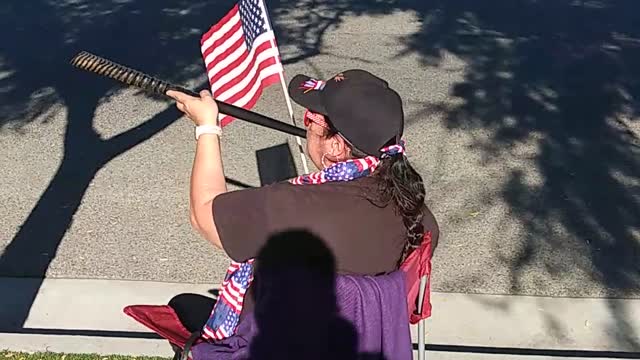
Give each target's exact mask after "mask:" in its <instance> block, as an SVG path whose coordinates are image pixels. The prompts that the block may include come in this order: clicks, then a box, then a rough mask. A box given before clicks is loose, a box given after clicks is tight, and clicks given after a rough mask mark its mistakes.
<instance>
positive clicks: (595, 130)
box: [401, 0, 640, 351]
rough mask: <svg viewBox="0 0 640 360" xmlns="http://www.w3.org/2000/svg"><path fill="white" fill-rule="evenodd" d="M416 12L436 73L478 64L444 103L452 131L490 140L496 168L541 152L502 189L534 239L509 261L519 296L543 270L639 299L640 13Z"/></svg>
mask: <svg viewBox="0 0 640 360" xmlns="http://www.w3.org/2000/svg"><path fill="white" fill-rule="evenodd" d="M401 3H402V2H401ZM415 10H417V11H419V12H420V13H421V16H422V18H423V22H422V30H421V31H420V32H419V33H416V34H413V35H412V36H410V37H408V38H407V39H406V40H407V53H411V52H417V53H419V54H421V55H422V57H423V61H424V63H425V64H427V65H433V66H437V65H438V64H439V62H440V61H441V59H442V57H443V54H444V53H445V52H449V53H453V54H455V55H456V56H459V57H460V58H462V59H463V60H464V61H465V62H466V63H467V66H468V67H467V69H466V71H465V75H464V77H465V78H464V81H463V82H461V83H459V84H457V85H456V86H455V87H454V88H453V89H452V95H453V96H455V97H457V98H458V99H459V100H461V101H460V105H458V106H454V107H449V108H446V105H445V104H436V105H435V106H438V105H440V106H441V108H446V109H447V112H446V118H445V120H444V121H445V125H446V126H447V127H448V128H450V129H452V130H468V131H474V130H476V129H484V130H485V131H488V133H489V136H488V138H487V139H486V141H479V142H478V144H477V145H476V147H475V149H476V150H477V151H479V152H482V153H484V155H485V156H486V157H489V158H493V159H495V160H496V161H499V159H500V155H501V154H503V153H505V152H508V151H509V150H510V149H512V148H513V147H515V146H517V145H519V144H524V143H525V142H533V143H534V144H535V147H536V148H537V150H536V154H535V155H534V157H533V159H532V162H531V164H532V166H533V168H532V169H524V170H518V169H515V170H511V172H510V173H509V174H508V177H507V178H508V180H507V181H506V182H505V183H504V185H503V189H502V197H503V200H504V201H505V202H506V203H507V204H508V206H509V207H510V210H511V213H512V217H513V219H514V220H516V221H518V222H521V223H522V224H523V225H524V227H525V229H526V233H527V234H528V235H527V237H526V239H525V241H524V243H523V245H522V246H521V248H520V251H519V254H518V256H516V257H515V258H504V259H503V261H504V265H505V266H508V267H509V269H510V272H511V287H512V291H513V292H514V293H518V292H519V291H521V290H522V277H523V276H525V272H524V270H525V269H526V267H527V266H531V265H532V264H536V265H538V266H542V267H543V268H545V269H546V270H547V271H548V272H549V273H551V274H553V276H554V277H558V278H561V277H564V276H567V275H569V274H570V273H571V272H573V271H582V272H585V273H587V274H590V276H591V278H592V279H593V281H595V282H597V283H599V284H602V285H603V288H605V289H606V293H605V294H603V295H605V296H609V297H626V296H631V295H638V294H639V293H640V261H639V259H640V216H638V214H640V185H639V184H640V139H639V138H638V133H637V132H636V134H634V133H633V131H632V128H631V127H632V126H633V121H637V119H638V116H639V115H640V70H639V68H638V66H637V64H638V62H639V61H640V27H638V26H637V25H636V24H638V23H640V3H638V2H637V1H606V0H602V1H529V0H520V1H493V2H490V3H487V2H477V1H473V0H446V1H425V2H423V3H422V5H421V6H417V7H415ZM429 106H434V105H433V104H429ZM636 126H637V125H636ZM485 133H486V132H485ZM531 171H533V172H535V173H536V174H537V175H538V176H539V178H540V179H539V180H536V179H532V178H531V176H530V172H531ZM528 173H529V174H528ZM541 249H549V250H548V251H545V250H541ZM496 252H499V251H498V249H496ZM542 286H543V287H544V284H542ZM540 290H541V292H544V288H541V289H540ZM574 295H575V296H579V295H580V294H574ZM610 311H611V314H612V316H613V318H615V321H614V322H612V323H615V324H616V325H615V326H616V329H612V332H611V333H612V334H613V337H615V339H616V340H617V341H618V343H619V344H620V346H621V347H623V348H624V349H633V350H636V351H637V350H638V349H640V341H638V334H637V333H635V332H634V331H633V328H632V327H631V326H630V325H629V324H628V323H627V322H626V320H625V319H626V316H625V314H626V311H627V309H624V308H620V307H617V306H613V304H612V305H611V306H610Z"/></svg>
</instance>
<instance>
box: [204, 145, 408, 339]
mask: <svg viewBox="0 0 640 360" xmlns="http://www.w3.org/2000/svg"><path fill="white" fill-rule="evenodd" d="M380 152H381V153H382V155H381V156H380V158H377V157H375V156H367V157H364V158H360V159H350V160H346V161H342V162H338V163H336V164H334V165H331V166H329V167H327V168H326V169H324V170H321V171H318V172H315V173H311V174H306V175H301V176H298V177H295V178H293V179H290V180H289V182H290V183H291V184H293V185H309V184H311V185H316V184H323V183H326V182H332V181H351V180H355V179H357V178H360V177H363V176H368V175H370V174H371V173H372V172H373V171H375V169H376V168H377V167H378V165H379V164H380V161H381V160H380V159H384V158H386V157H389V156H393V155H396V154H404V153H405V143H404V141H400V143H399V144H397V145H392V146H389V147H385V148H383V149H381V150H380ZM254 260H255V259H250V260H248V261H247V262H244V263H239V262H235V261H231V263H230V265H229V268H228V269H227V273H226V275H225V277H224V280H223V281H222V286H221V287H220V292H219V296H218V300H217V301H216V304H215V305H214V307H213V310H212V311H211V316H210V317H209V320H208V321H207V323H206V324H205V325H204V328H203V334H202V337H203V338H205V339H208V340H222V339H225V338H228V337H230V336H232V335H233V334H235V331H236V329H237V328H238V323H239V322H240V313H241V312H242V305H243V303H244V296H245V294H246V293H247V289H249V286H251V283H252V282H253V262H254Z"/></svg>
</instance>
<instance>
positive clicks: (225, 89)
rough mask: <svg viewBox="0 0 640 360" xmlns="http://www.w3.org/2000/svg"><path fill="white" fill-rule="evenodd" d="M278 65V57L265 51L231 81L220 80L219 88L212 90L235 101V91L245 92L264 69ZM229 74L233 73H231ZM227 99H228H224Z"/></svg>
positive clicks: (228, 99)
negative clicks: (233, 95) (232, 97)
mask: <svg viewBox="0 0 640 360" xmlns="http://www.w3.org/2000/svg"><path fill="white" fill-rule="evenodd" d="M274 65H275V66H277V62H276V59H275V58H274V57H273V56H269V54H268V53H266V52H264V53H261V54H260V55H258V56H256V57H255V58H253V59H252V60H251V62H250V63H249V64H247V66H246V67H245V69H244V70H243V71H242V73H241V74H239V75H238V76H236V77H235V78H233V79H230V81H225V82H219V83H217V84H216V85H217V86H219V87H218V88H215V87H212V88H211V91H212V92H215V93H216V96H219V97H220V99H221V100H223V101H233V100H230V97H231V95H232V94H233V93H241V92H243V91H244V90H245V89H246V88H247V87H248V86H249V85H251V84H252V83H254V82H255V81H256V80H257V79H258V77H257V76H258V75H259V74H260V73H261V72H262V71H267V70H268V68H269V67H270V66H274ZM228 75H231V73H229V74H228ZM224 99H226V100H224Z"/></svg>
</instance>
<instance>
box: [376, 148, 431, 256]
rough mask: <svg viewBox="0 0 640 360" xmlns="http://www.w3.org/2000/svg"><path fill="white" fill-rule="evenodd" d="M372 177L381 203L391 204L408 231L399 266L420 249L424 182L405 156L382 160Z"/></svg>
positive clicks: (422, 229) (422, 231)
mask: <svg viewBox="0 0 640 360" xmlns="http://www.w3.org/2000/svg"><path fill="white" fill-rule="evenodd" d="M373 176H374V177H375V178H376V179H378V186H379V191H380V195H381V197H382V201H384V202H389V201H393V203H394V205H395V207H396V211H397V212H398V213H399V214H400V216H402V222H403V223H404V226H405V228H406V229H407V242H406V243H405V244H404V248H403V249H402V255H401V256H400V260H399V264H401V263H402V262H403V261H404V260H405V259H406V258H407V256H409V254H410V253H411V251H412V250H413V249H415V248H417V247H419V246H420V244H421V243H422V239H423V237H424V226H423V224H422V219H423V218H424V212H423V209H424V199H425V193H426V192H425V189H424V182H423V180H422V177H421V176H420V174H418V172H417V171H416V170H415V169H414V168H413V166H411V164H410V163H409V160H408V159H407V158H406V157H405V156H404V154H397V155H393V156H391V157H388V158H384V159H382V160H381V161H380V165H378V168H377V169H376V171H375V172H374V173H373Z"/></svg>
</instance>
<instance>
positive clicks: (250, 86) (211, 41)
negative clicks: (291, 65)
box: [200, 0, 283, 126]
mask: <svg viewBox="0 0 640 360" xmlns="http://www.w3.org/2000/svg"><path fill="white" fill-rule="evenodd" d="M200 44H201V47H200V50H201V52H202V57H203V59H204V63H205V65H206V67H207V77H208V78H209V84H210V85H211V94H212V95H213V97H214V98H215V99H217V100H220V101H224V102H226V103H229V104H232V105H235V106H238V107H242V108H244V109H251V108H252V107H253V106H254V105H255V104H256V102H257V101H258V99H259V98H260V95H261V94H262V90H263V89H264V88H266V87H268V86H270V85H272V84H274V83H276V82H278V81H279V77H280V74H281V73H282V72H283V68H282V63H281V62H280V55H279V53H278V47H277V45H276V40H275V36H274V33H273V30H272V29H271V25H270V22H269V17H268V14H267V10H266V7H265V5H264V3H263V0H239V1H238V2H237V3H236V5H235V6H234V7H233V8H232V9H231V10H230V11H229V12H228V13H227V14H226V15H225V16H224V17H223V18H222V19H221V20H220V21H219V22H218V23H216V24H215V25H213V26H212V27H211V29H209V31H208V32H207V33H205V34H204V35H203V36H202V38H201V41H200ZM232 120H233V118H231V117H230V116H226V115H223V116H222V117H221V118H220V122H221V126H225V125H227V124H228V123H229V122H231V121H232Z"/></svg>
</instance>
